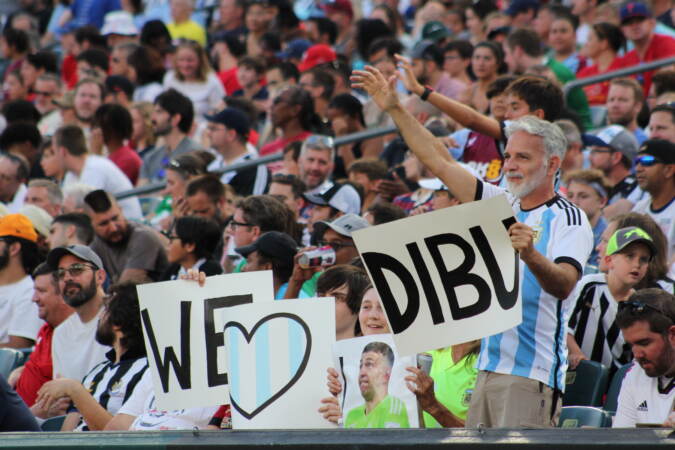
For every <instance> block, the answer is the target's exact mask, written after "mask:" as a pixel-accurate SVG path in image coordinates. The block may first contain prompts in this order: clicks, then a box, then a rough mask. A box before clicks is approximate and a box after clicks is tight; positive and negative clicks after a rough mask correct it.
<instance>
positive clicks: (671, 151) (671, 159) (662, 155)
mask: <svg viewBox="0 0 675 450" xmlns="http://www.w3.org/2000/svg"><path fill="white" fill-rule="evenodd" d="M642 154H646V155H652V156H655V157H656V158H658V159H659V160H660V161H661V162H663V164H675V144H673V143H672V142H670V141H666V140H664V139H649V140H647V141H645V142H644V143H643V144H642V145H641V146H640V150H639V152H638V155H642Z"/></svg>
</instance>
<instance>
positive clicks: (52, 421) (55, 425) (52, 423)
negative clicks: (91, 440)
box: [40, 416, 66, 431]
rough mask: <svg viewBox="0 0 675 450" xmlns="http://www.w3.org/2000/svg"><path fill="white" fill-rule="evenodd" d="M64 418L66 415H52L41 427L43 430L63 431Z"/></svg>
mask: <svg viewBox="0 0 675 450" xmlns="http://www.w3.org/2000/svg"><path fill="white" fill-rule="evenodd" d="M64 420H66V416H56V417H51V418H49V419H47V420H45V421H44V422H42V426H41V427H40V428H42V431H61V427H62V426H63V421H64Z"/></svg>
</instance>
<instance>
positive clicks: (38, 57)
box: [26, 50, 59, 73]
mask: <svg viewBox="0 0 675 450" xmlns="http://www.w3.org/2000/svg"><path fill="white" fill-rule="evenodd" d="M26 63H28V64H30V65H31V66H33V67H35V68H36V69H37V70H40V69H44V70H45V72H50V73H58V72H59V62H58V58H57V56H56V53H54V52H50V51H47V50H41V51H39V52H37V53H31V54H29V55H28V56H26Z"/></svg>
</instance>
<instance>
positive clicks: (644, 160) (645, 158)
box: [635, 155, 663, 167]
mask: <svg viewBox="0 0 675 450" xmlns="http://www.w3.org/2000/svg"><path fill="white" fill-rule="evenodd" d="M638 164H640V165H641V166H644V167H651V166H653V165H654V164H663V161H661V160H660V159H659V158H657V157H656V156H652V155H642V156H638V157H637V158H635V165H638Z"/></svg>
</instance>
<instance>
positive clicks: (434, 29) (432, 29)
mask: <svg viewBox="0 0 675 450" xmlns="http://www.w3.org/2000/svg"><path fill="white" fill-rule="evenodd" d="M448 36H450V30H448V28H447V27H446V26H445V25H443V24H442V23H441V22H439V21H437V20H432V21H431V22H427V23H426V24H425V25H424V27H422V39H424V40H427V39H428V40H432V41H438V40H440V39H443V38H445V37H448Z"/></svg>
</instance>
